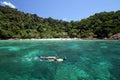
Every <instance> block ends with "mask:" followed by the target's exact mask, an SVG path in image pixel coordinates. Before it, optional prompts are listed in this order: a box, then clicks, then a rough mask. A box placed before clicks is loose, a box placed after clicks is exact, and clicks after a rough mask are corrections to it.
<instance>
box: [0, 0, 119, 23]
mask: <svg viewBox="0 0 120 80" xmlns="http://www.w3.org/2000/svg"><path fill="white" fill-rule="evenodd" d="M0 5H8V6H10V7H11V8H16V9H18V10H19V11H23V12H25V13H31V14H37V15H38V16H39V17H43V18H48V17H52V18H54V19H59V20H65V21H71V20H73V21H79V20H81V19H85V18H88V17H89V16H91V15H94V14H95V13H99V12H104V11H106V12H110V11H117V10H120V0H0Z"/></svg>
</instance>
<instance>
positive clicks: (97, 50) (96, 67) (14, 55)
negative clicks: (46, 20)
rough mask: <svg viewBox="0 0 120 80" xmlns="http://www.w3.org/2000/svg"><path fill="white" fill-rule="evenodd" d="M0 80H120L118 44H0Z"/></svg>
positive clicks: (73, 41)
mask: <svg viewBox="0 0 120 80" xmlns="http://www.w3.org/2000/svg"><path fill="white" fill-rule="evenodd" d="M56 55H57V56H58V57H60V58H64V57H66V58H67V59H66V60H65V61H63V62H49V61H40V60H39V58H38V56H56ZM0 80H120V41H115V40H0Z"/></svg>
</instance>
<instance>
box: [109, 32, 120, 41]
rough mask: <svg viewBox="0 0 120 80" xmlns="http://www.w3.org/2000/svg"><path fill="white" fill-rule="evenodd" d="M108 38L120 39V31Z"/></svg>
mask: <svg viewBox="0 0 120 80" xmlns="http://www.w3.org/2000/svg"><path fill="white" fill-rule="evenodd" d="M109 39H110V40H120V33H117V34H115V35H113V36H111V37H110V38H109Z"/></svg>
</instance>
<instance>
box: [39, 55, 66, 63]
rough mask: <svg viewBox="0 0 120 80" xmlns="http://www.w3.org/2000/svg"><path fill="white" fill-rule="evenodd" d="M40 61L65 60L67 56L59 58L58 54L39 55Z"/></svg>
mask: <svg viewBox="0 0 120 80" xmlns="http://www.w3.org/2000/svg"><path fill="white" fill-rule="evenodd" d="M38 57H39V59H40V61H49V62H53V61H57V62H63V61H65V60H66V59H67V58H66V57H65V58H63V59H62V58H58V56H48V57H44V56H38Z"/></svg>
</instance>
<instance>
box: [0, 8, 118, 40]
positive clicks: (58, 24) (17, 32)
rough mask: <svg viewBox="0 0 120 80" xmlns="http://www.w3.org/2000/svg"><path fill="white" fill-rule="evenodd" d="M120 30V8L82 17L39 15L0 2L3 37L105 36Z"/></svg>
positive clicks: (1, 34) (1, 35)
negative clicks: (43, 16) (55, 17)
mask: <svg viewBox="0 0 120 80" xmlns="http://www.w3.org/2000/svg"><path fill="white" fill-rule="evenodd" d="M119 32H120V11H116V12H101V13H96V14H94V15H93V16H90V17H89V18H86V19H82V20H81V21H71V22H67V21H62V20H57V19H53V18H51V17H49V18H42V17H38V16H37V15H36V14H29V13H24V12H21V11H18V10H17V9H12V8H10V7H8V6H5V7H3V6H0V39H9V38H24V39H25V38H105V37H110V36H112V35H113V34H116V33H119Z"/></svg>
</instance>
